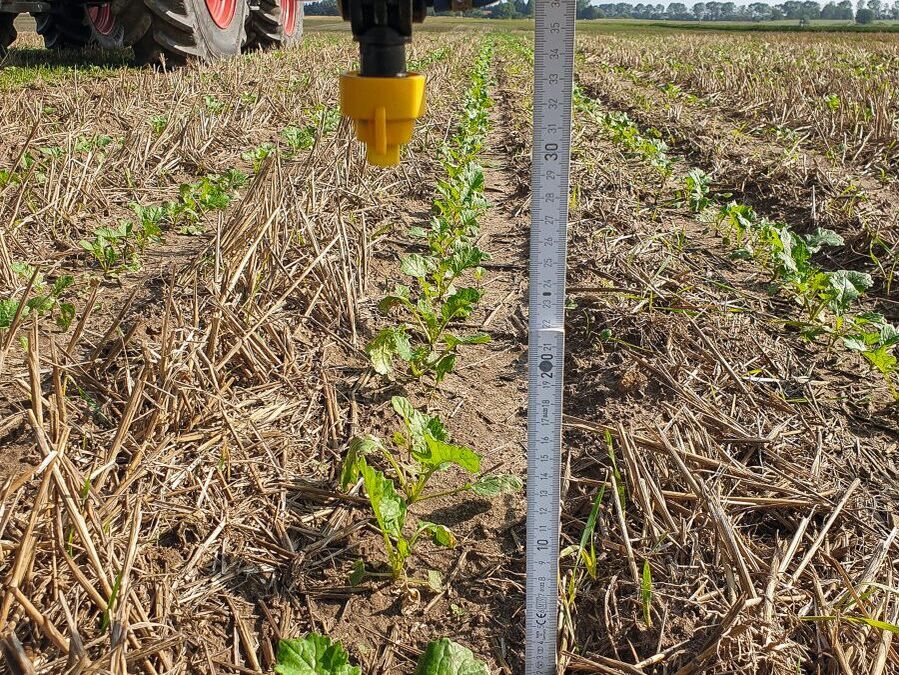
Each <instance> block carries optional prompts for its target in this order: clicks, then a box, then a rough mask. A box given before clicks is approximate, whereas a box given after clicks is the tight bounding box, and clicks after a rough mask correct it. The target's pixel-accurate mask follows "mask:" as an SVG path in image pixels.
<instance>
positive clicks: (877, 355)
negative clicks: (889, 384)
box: [863, 347, 897, 375]
mask: <svg viewBox="0 0 899 675" xmlns="http://www.w3.org/2000/svg"><path fill="white" fill-rule="evenodd" d="M863 355H864V357H865V358H866V359H868V361H870V362H871V365H873V366H874V367H875V368H877V370H879V371H880V372H881V373H883V374H884V375H888V374H889V373H892V372H895V370H896V365H897V359H896V357H895V356H893V355H892V354H891V353H890V349H889V348H888V347H878V348H877V349H875V350H872V351H866V352H863Z"/></svg>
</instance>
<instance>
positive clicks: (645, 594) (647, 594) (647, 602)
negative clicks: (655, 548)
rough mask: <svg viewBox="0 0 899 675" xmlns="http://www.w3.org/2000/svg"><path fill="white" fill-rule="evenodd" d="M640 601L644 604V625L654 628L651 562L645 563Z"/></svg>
mask: <svg viewBox="0 0 899 675" xmlns="http://www.w3.org/2000/svg"><path fill="white" fill-rule="evenodd" d="M640 601H641V602H642V604H643V623H645V624H646V625H647V627H651V626H652V612H651V611H650V608H651V606H652V569H651V568H650V566H649V560H648V559H646V560H644V561H643V579H642V580H641V582H640Z"/></svg>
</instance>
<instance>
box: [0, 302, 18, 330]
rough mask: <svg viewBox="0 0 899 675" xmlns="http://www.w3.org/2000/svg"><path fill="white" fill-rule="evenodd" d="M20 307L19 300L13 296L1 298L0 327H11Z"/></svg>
mask: <svg viewBox="0 0 899 675" xmlns="http://www.w3.org/2000/svg"><path fill="white" fill-rule="evenodd" d="M18 309H19V301H18V300H15V299H13V298H8V299H6V300H0V328H9V327H10V326H11V325H12V320H13V319H14V318H15V316H16V311H18Z"/></svg>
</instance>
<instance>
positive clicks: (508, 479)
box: [471, 474, 524, 497]
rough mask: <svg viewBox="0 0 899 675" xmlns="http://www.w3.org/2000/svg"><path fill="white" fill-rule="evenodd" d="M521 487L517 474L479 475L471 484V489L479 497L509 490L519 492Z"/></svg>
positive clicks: (491, 495)
mask: <svg viewBox="0 0 899 675" xmlns="http://www.w3.org/2000/svg"><path fill="white" fill-rule="evenodd" d="M523 487H524V483H523V482H522V481H521V479H520V478H519V477H518V476H513V475H512V474H498V475H492V476H481V477H480V478H479V479H478V480H477V481H475V482H474V483H472V484H471V491H472V492H474V493H475V494H476V495H480V496H481V497H495V496H497V495H501V494H505V493H509V492H519V491H520V490H521V488H523Z"/></svg>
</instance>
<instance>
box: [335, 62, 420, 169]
mask: <svg viewBox="0 0 899 675" xmlns="http://www.w3.org/2000/svg"><path fill="white" fill-rule="evenodd" d="M340 112H341V113H343V114H344V115H346V116H347V117H350V118H352V119H353V120H355V122H356V138H358V139H359V140H360V141H362V142H363V143H365V145H366V157H367V158H368V161H369V163H370V164H374V165H375V166H393V165H395V164H399V161H400V146H401V145H404V144H406V143H408V142H409V141H410V140H411V139H412V129H413V128H414V127H415V120H416V119H418V118H419V117H421V116H422V115H424V112H425V78H424V76H422V75H419V74H417V73H407V74H405V75H398V76H397V77H362V76H361V75H359V73H355V72H354V73H345V74H343V75H341V76H340Z"/></svg>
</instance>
